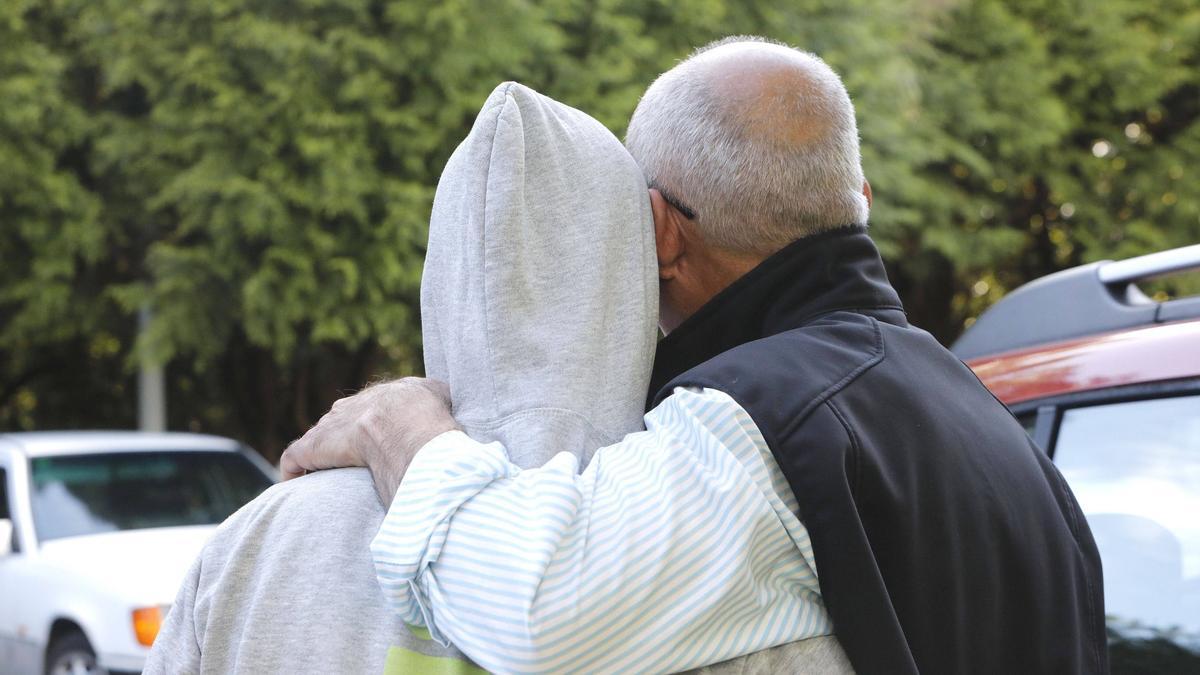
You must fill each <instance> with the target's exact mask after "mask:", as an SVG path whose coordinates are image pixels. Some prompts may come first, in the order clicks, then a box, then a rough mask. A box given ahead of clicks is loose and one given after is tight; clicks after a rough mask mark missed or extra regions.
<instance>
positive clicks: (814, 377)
mask: <svg viewBox="0 0 1200 675" xmlns="http://www.w3.org/2000/svg"><path fill="white" fill-rule="evenodd" d="M626 145H627V147H628V148H629V150H630V152H631V154H632V155H633V156H634V157H635V159H636V160H637V162H638V164H639V165H640V166H641V168H642V170H643V172H644V173H645V175H646V178H647V180H648V182H649V185H650V187H649V190H648V192H649V195H650V201H651V205H652V212H653V219H654V227H655V246H656V249H657V258H658V275H659V280H660V284H659V287H660V306H661V307H660V309H661V312H660V313H661V317H660V325H661V326H662V328H663V330H664V332H666V333H667V335H666V337H665V338H664V339H663V340H662V341H661V342H660V343H659V345H658V348H657V354H656V356H655V360H654V372H653V375H652V377H651V384H650V387H649V390H648V392H649V395H648V398H647V404H646V405H647V409H648V410H649V412H648V413H647V415H646V417H645V420H646V430H645V431H642V432H639V433H633V434H629V435H628V436H626V437H625V438H624V439H622V441H621V442H619V443H616V444H613V445H609V446H607V447H604V448H601V449H600V450H598V451H596V453H595V454H594V455H593V457H592V460H591V462H590V464H589V465H588V466H587V468H586V469H585V470H584V471H583V472H582V473H581V474H578V475H576V474H575V473H574V472H573V471H572V469H573V468H574V467H573V466H569V465H564V463H563V462H550V463H548V464H546V465H544V466H541V467H538V468H535V469H529V468H523V467H518V466H516V465H514V464H513V463H512V462H510V461H508V459H507V457H511V456H516V455H519V454H520V452H521V442H520V440H519V439H509V441H508V442H506V443H499V442H497V443H479V442H477V441H476V440H473V439H472V438H471V437H470V436H469V435H467V434H464V433H462V432H461V431H460V430H459V426H460V425H458V424H457V423H456V422H455V420H454V418H453V417H452V416H451V415H450V412H449V406H448V405H447V403H446V401H445V400H444V397H443V395H442V393H441V392H439V389H438V386H435V385H433V384H431V383H429V382H426V381H423V380H408V381H406V382H404V383H402V386H400V387H398V388H397V390H396V392H395V396H393V397H392V398H390V399H389V400H388V401H387V402H386V403H387V407H382V408H381V407H377V406H376V405H375V403H373V402H371V401H369V400H364V399H355V398H354V397H351V398H350V399H347V400H344V401H343V402H342V403H341V404H339V405H340V408H341V411H342V413H341V414H340V415H339V420H338V421H337V422H336V423H332V422H331V423H330V424H328V425H324V428H322V425H320V424H319V425H318V428H317V429H314V430H313V431H312V432H311V433H310V434H307V435H306V436H305V437H303V438H301V439H300V440H299V441H297V442H296V443H294V444H293V445H292V446H291V447H289V449H288V450H287V451H286V452H285V453H284V457H283V461H282V462H281V467H282V468H284V470H285V473H287V474H293V473H295V472H296V471H298V470H300V469H307V468H323V467H329V466H336V465H339V464H349V465H357V464H364V465H366V466H369V467H371V469H372V470H373V471H374V472H375V473H374V478H375V482H376V484H377V486H378V488H379V490H380V493H381V494H382V495H383V496H384V498H385V500H387V501H388V502H389V503H390V504H391V509H390V511H389V514H388V516H387V517H386V518H385V519H384V522H383V525H382V527H381V529H380V533H379V535H378V536H377V537H376V539H375V540H374V542H373V545H372V546H373V551H374V554H375V559H376V566H377V568H379V570H380V576H381V579H382V580H383V582H384V585H383V588H384V592H385V593H386V594H387V595H388V597H389V598H390V600H391V601H392V602H393V603H395V604H396V606H397V607H398V608H399V611H401V612H402V613H403V614H404V616H405V617H406V619H407V620H409V621H416V620H418V619H419V620H422V621H423V622H424V623H425V624H426V625H427V626H429V628H430V630H431V632H432V633H433V634H434V636H435V637H438V636H445V637H448V638H449V639H450V640H451V641H453V642H454V643H455V644H456V645H457V646H458V647H459V648H461V649H463V650H464V651H466V652H467V653H468V654H470V655H471V656H472V658H474V659H476V660H477V661H478V662H480V663H481V664H485V665H488V664H496V667H498V668H499V669H511V670H519V669H522V668H525V667H530V668H532V667H537V668H546V669H554V668H557V667H559V666H563V667H567V666H566V664H578V665H579V667H580V668H581V669H583V670H589V669H592V668H602V667H607V666H610V665H614V664H627V665H628V667H629V668H630V669H634V670H638V669H642V668H645V669H649V670H654V669H658V668H659V667H664V668H667V667H675V666H677V665H679V664H683V663H686V662H687V660H686V659H687V658H689V657H692V656H697V657H699V658H704V657H707V656H708V655H714V654H716V653H719V652H720V651H721V650H722V649H724V648H726V647H729V646H730V645H738V646H739V647H744V646H747V645H749V644H753V643H754V640H755V639H756V638H761V637H762V636H763V634H764V633H765V632H769V631H770V627H769V626H756V625H755V624H754V621H755V619H754V618H753V617H754V616H755V615H756V613H757V612H758V611H759V610H760V609H761V608H762V607H763V605H762V604H760V603H757V602H755V601H754V600H755V599H757V600H760V601H762V600H766V602H767V603H768V604H770V603H771V602H773V601H772V600H770V599H769V598H768V597H767V596H757V598H756V596H754V595H753V593H749V594H748V593H746V589H747V586H745V585H744V583H743V582H744V578H743V577H742V576H741V575H747V576H748V577H749V578H751V579H754V578H757V576H758V575H759V574H768V575H769V574H770V570H772V569H773V568H774V564H773V563H771V562H770V561H769V559H768V558H760V557H759V554H760V551H762V550H765V549H759V548H757V547H755V546H750V547H747V544H748V543H749V542H757V541H758V539H757V535H756V534H755V535H752V536H751V538H750V540H749V542H748V541H747V540H746V539H745V538H744V537H745V535H746V533H747V532H752V533H753V532H757V529H756V528H757V527H759V526H761V525H763V524H765V523H766V519H761V520H760V519H757V518H755V517H751V518H749V520H742V518H743V516H746V515H747V514H752V513H763V511H762V509H761V508H759V507H760V506H761V504H762V502H761V501H760V499H759V498H760V497H763V498H765V499H766V500H767V501H768V502H770V503H772V504H773V503H774V502H772V501H771V499H770V494H771V490H770V488H768V489H767V490H761V489H758V490H756V489H755V485H757V484H758V483H757V481H756V480H755V481H754V482H753V483H752V484H750V485H747V484H745V483H739V482H738V481H736V480H735V478H736V477H737V472H736V471H733V469H735V468H737V467H738V465H739V464H740V465H741V467H742V468H744V469H745V473H746V475H750V476H754V475H755V474H754V472H753V471H752V470H751V469H750V468H749V465H748V464H745V463H744V460H745V458H746V457H750V456H754V455H755V453H759V454H760V455H761V456H762V457H763V460H764V461H763V463H764V464H765V469H764V471H765V473H766V474H767V475H768V476H771V477H773V478H776V479H778V480H777V481H771V482H772V483H776V484H778V485H779V488H778V489H777V490H776V492H775V494H777V495H778V498H779V499H780V500H781V501H782V502H784V503H785V504H786V505H787V508H786V509H781V510H779V511H777V513H778V516H779V520H780V522H783V523H784V524H785V529H787V531H788V535H789V536H790V537H791V538H792V539H793V541H794V542H796V545H797V547H798V548H799V549H800V550H802V551H804V552H805V553H806V555H807V552H808V550H809V541H811V552H812V555H813V560H814V561H815V566H813V571H814V572H816V571H819V573H820V584H819V586H820V592H821V599H822V600H823V602H824V605H825V607H826V608H827V610H828V613H829V617H830V619H831V620H832V622H833V626H834V633H835V634H836V636H837V641H838V643H840V644H841V645H842V646H843V647H844V648H845V652H846V655H847V656H848V658H849V660H850V662H851V664H852V665H853V666H854V668H855V670H856V671H858V672H861V673H917V672H920V673H965V672H970V673H1100V672H1105V671H1106V670H1107V665H1108V664H1107V651H1106V649H1105V647H1106V644H1105V642H1106V638H1105V626H1104V596H1103V584H1102V572H1101V565H1100V558H1099V554H1098V552H1097V550H1096V545H1095V542H1094V541H1093V538H1092V535H1091V532H1090V530H1089V528H1088V524H1087V521H1086V520H1085V519H1084V518H1083V516H1082V515H1081V513H1080V509H1079V505H1078V503H1077V502H1076V501H1075V498H1074V496H1073V495H1072V494H1071V491H1070V489H1069V488H1068V487H1067V485H1066V482H1065V481H1064V480H1063V477H1062V476H1061V475H1060V474H1059V473H1058V471H1057V470H1056V469H1055V467H1054V465H1053V463H1052V462H1051V461H1050V459H1049V458H1048V457H1047V456H1046V454H1045V453H1044V452H1042V451H1041V450H1040V449H1038V448H1037V447H1036V446H1035V445H1034V444H1033V443H1032V441H1031V439H1030V438H1029V437H1028V435H1027V434H1025V433H1024V431H1023V429H1022V428H1021V426H1020V424H1018V423H1017V421H1016V420H1015V419H1014V418H1013V417H1012V415H1011V414H1010V413H1009V412H1008V410H1007V409H1006V408H1005V407H1004V406H1003V405H1002V404H1001V403H1000V402H999V401H997V400H996V398H995V397H994V396H992V395H991V393H990V392H989V391H988V390H987V389H986V388H985V387H984V386H983V385H982V384H981V383H980V382H979V380H978V378H976V377H975V376H974V374H973V373H972V372H971V370H970V369H969V368H967V367H966V366H965V365H963V363H962V362H961V361H959V360H958V359H956V358H955V357H954V356H953V355H952V354H950V353H949V352H948V351H947V350H946V349H945V348H943V347H942V346H941V345H939V344H938V343H937V341H936V340H934V339H933V338H932V337H931V336H930V335H929V334H928V333H926V332H924V331H922V330H920V329H919V328H917V327H915V326H913V325H911V324H909V323H908V321H907V317H906V316H905V313H904V308H903V305H902V303H901V302H900V298H899V296H898V295H897V293H896V291H895V289H894V288H893V287H892V286H891V284H890V283H889V282H888V278H887V273H886V271H885V269H884V265H883V262H882V260H881V258H880V254H879V250H878V249H877V247H876V246H875V243H874V242H873V241H872V239H871V237H870V236H869V234H868V232H867V228H866V226H867V219H868V214H869V209H870V202H871V194H870V188H869V186H868V185H867V183H866V180H865V178H864V174H863V169H862V166H861V162H860V155H859V142H858V132H857V128H856V124H855V117H854V108H853V105H852V104H851V101H850V97H849V95H848V94H847V92H846V89H845V87H844V86H843V85H842V82H841V80H840V78H839V77H838V76H837V74H836V73H835V72H834V71H833V70H832V69H831V68H829V66H828V65H826V64H825V63H824V62H823V61H821V60H820V59H819V58H817V57H816V56H814V55H812V54H807V53H804V52H801V51H798V50H795V49H791V48H789V47H787V46H786V45H780V44H775V43H770V42H768V41H765V40H761V39H754V38H732V39H729V40H726V41H721V42H718V43H716V44H713V45H710V46H708V47H706V48H704V49H701V50H700V51H699V52H697V53H696V54H694V55H693V56H692V57H690V58H688V59H687V60H685V61H683V62H682V63H680V64H679V65H677V66H675V67H674V68H672V69H671V70H670V71H668V72H667V73H664V74H663V75H662V76H661V77H659V78H658V79H657V80H656V81H655V82H654V84H652V85H651V86H650V88H649V89H648V90H647V91H646V93H645V95H644V96H643V97H642V100H641V101H640V102H639V104H638V107H637V110H636V111H635V112H634V115H633V118H632V120H631V121H630V124H629V131H628V135H627V138H626ZM586 245H587V244H581V246H586ZM543 262H546V261H543ZM574 288H578V289H579V292H584V291H582V284H580V285H579V286H576V287H574ZM582 342H586V340H581V343H579V344H573V345H572V346H571V349H576V348H578V347H579V346H581V344H582ZM602 384H603V381H602V380H597V382H596V385H597V386H602ZM454 386H455V383H454V382H453V381H451V384H450V387H451V392H453V389H454ZM347 420H351V421H356V423H357V424H361V425H362V426H363V427H364V428H366V429H369V430H370V433H369V434H368V435H367V436H366V437H365V438H358V437H354V436H352V435H347V434H346V433H345V432H344V429H346V428H355V426H354V424H347V422H346V421H347ZM506 455H507V457H506ZM772 456H773V457H774V459H775V461H777V462H778V467H775V465H774V464H772V463H771V462H770V461H767V458H770V457H772ZM776 468H778V469H781V470H782V473H781V474H777V473H776V472H775V470H776ZM785 479H786V480H785ZM725 480H729V481H732V482H729V483H728V484H725V483H723V481H725ZM724 485H727V486H728V489H724V488H723V487H721V486H724ZM393 494H394V495H395V497H394V499H391V498H390V497H391V495H393ZM790 499H794V500H795V501H788V500H790ZM793 513H794V514H798V515H799V517H800V518H801V519H802V521H803V524H800V522H797V521H792V520H791V519H790V518H789V516H790V514H793ZM768 529H770V528H768ZM764 536H766V535H764ZM714 542H715V543H714ZM722 546H724V547H727V548H726V549H723V548H721V547H722ZM727 549H729V550H735V551H740V552H741V553H739V555H737V556H735V558H734V559H730V558H727V557H723V556H722V552H724V551H725V550H727ZM780 550H781V552H782V550H783V549H782V548H781V549H780ZM489 570H495V571H497V573H489ZM795 581H799V580H798V579H796V580H792V581H788V582H785V583H788V584H789V587H791V588H799V587H802V583H801V585H800V586H796V585H794V583H793V582H795ZM771 583H775V582H769V584H768V585H770V584H771ZM630 586H634V587H637V588H639V589H641V591H642V594H641V596H640V597H633V596H631V595H629V594H628V593H625V592H624V591H625V590H626V589H627V588H628V587H630ZM739 596H740V597H742V598H743V599H744V600H745V601H746V603H747V604H746V605H745V606H744V607H745V608H746V609H747V611H748V614H742V613H741V608H735V605H732V604H731V605H723V603H724V599H726V598H734V597H739ZM710 608H712V609H714V610H715V611H713V613H712V614H711V615H710V614H707V613H706V612H707V610H708V609H710ZM745 617H750V618H747V619H746V622H745V623H743V622H742V619H743V618H745ZM677 620H680V621H682V624H679V623H676V621H677ZM785 623H786V622H785ZM680 625H685V626H687V627H688V629H689V630H691V631H693V632H692V633H691V635H690V638H691V639H689V637H679V635H678V634H677V633H676V632H675V630H676V629H677V628H678V627H679V626H680ZM712 625H720V626H723V627H724V628H725V632H724V633H721V634H720V635H719V636H718V635H714V634H713V633H711V632H708V628H709V627H710V626H712ZM771 625H772V626H776V627H778V626H779V625H780V624H778V623H776V624H771ZM650 627H653V628H650ZM655 629H659V630H661V631H662V633H663V634H664V635H665V636H666V638H665V639H666V640H667V644H668V647H667V649H666V650H665V651H664V652H660V653H653V652H654V649H653V647H651V646H650V645H647V644H645V643H643V642H640V640H643V639H644V636H645V635H646V633H647V631H649V632H650V633H653V631H654V630H655ZM758 644H761V643H758ZM629 654H642V655H644V658H643V660H641V661H637V662H628V661H625V660H624V659H625V658H626V657H627V655H629ZM672 658H677V659H678V660H671V659H672ZM489 667H492V666H491V665H489Z"/></svg>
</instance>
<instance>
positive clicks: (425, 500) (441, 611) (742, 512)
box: [371, 388, 832, 672]
mask: <svg viewBox="0 0 1200 675" xmlns="http://www.w3.org/2000/svg"><path fill="white" fill-rule="evenodd" d="M645 420H646V431H644V432H639V433H635V434H630V435H629V436H627V437H626V438H625V439H624V440H623V441H621V442H620V443H617V444H615V445H612V446H609V447H606V448H602V449H600V450H599V451H597V453H596V454H595V455H594V456H593V458H592V461H591V463H590V464H589V465H588V467H587V468H586V470H584V471H583V472H582V473H579V472H578V461H577V460H576V458H575V457H574V456H572V455H570V454H567V453H563V454H560V455H558V456H556V457H555V458H554V459H553V460H551V461H550V462H548V463H547V464H545V465H544V466H542V467H539V468H536V469H526V470H522V469H520V468H518V467H517V466H516V465H514V464H513V463H511V462H510V461H509V460H508V455H507V451H506V449H505V448H504V447H503V446H502V445H501V444H499V443H490V444H482V443H478V442H475V441H473V440H471V438H469V437H468V436H467V435H465V434H463V433H461V432H449V433H446V434H443V435H441V436H439V437H437V438H435V439H434V440H433V441H431V442H430V443H429V444H427V445H426V446H425V447H424V448H422V449H421V450H420V452H418V453H417V455H416V457H415V458H414V461H413V463H412V465H411V467H410V468H409V470H408V473H407V475H406V476H405V478H404V481H403V483H402V484H401V486H400V490H399V491H398V493H397V494H396V497H395V500H394V501H393V503H392V505H391V508H390V510H389V512H388V515H387V517H386V518H385V520H384V522H383V525H382V527H381V529H380V531H379V533H378V535H377V536H376V537H375V539H374V541H373V542H372V545H371V550H372V553H373V556H374V560H375V567H376V572H377V575H378V577H379V582H380V585H381V587H382V589H383V592H384V594H385V595H386V597H387V599H388V601H389V603H391V604H392V606H393V608H394V609H395V611H397V612H398V613H399V614H400V615H401V617H402V618H403V619H404V620H405V621H407V622H408V623H410V624H414V625H419V626H425V627H427V628H428V629H429V631H430V635H431V636H432V637H433V638H434V639H436V640H438V641H440V642H442V643H443V644H446V643H448V642H451V643H453V644H454V645H455V646H457V647H458V648H459V649H461V650H462V651H463V652H464V653H466V654H467V655H468V656H470V657H471V658H472V659H473V660H474V661H475V662H477V663H478V664H479V665H481V666H483V667H484V668H487V669H488V670H490V671H494V672H517V671H519V672H561V671H565V670H570V671H580V672H628V671H635V670H636V671H638V672H674V671H680V670H686V669H689V668H695V667H699V666H703V665H707V664H712V663H717V662H720V661H724V660H727V659H730V658H733V657H736V656H741V655H744V654H749V653H752V652H756V651H759V650H763V649H767V648H770V647H774V646H777V645H780V644H784V643H788V642H793V641H796V640H801V639H805V638H809V637H815V636H819V635H828V634H830V633H831V632H832V624H831V621H830V619H829V617H828V614H827V613H826V612H825V609H824V606H823V604H822V602H821V598H820V589H819V586H818V583H817V572H816V565H815V562H814V560H813V556H812V548H811V545H810V542H809V538H808V533H807V531H806V530H805V528H804V526H803V525H802V524H801V523H800V521H799V520H798V519H797V517H796V515H795V514H796V502H795V497H794V496H793V495H792V493H791V490H790V489H789V488H788V485H787V483H786V481H785V480H784V478H783V475H782V473H781V472H780V470H779V468H778V466H776V464H775V460H774V458H773V457H772V455H771V453H770V450H769V449H768V448H767V446H766V443H765V441H764V440H763V438H762V435H761V433H759V430H758V429H757V427H755V425H754V422H753V421H752V420H751V419H750V416H749V415H748V414H747V413H746V412H745V410H743V409H742V408H741V407H740V406H739V405H738V404H737V403H736V402H734V401H733V399H731V398H730V397H729V396H728V395H726V394H724V393H723V392H719V391H715V390H711V389H703V390H698V389H682V388H681V389H677V390H676V391H675V393H674V394H673V395H672V396H671V397H669V398H668V399H667V400H665V401H664V402H663V403H662V404H661V405H660V406H659V407H658V408H656V409H654V410H653V411H651V412H650V413H648V414H647V415H646V418H645Z"/></svg>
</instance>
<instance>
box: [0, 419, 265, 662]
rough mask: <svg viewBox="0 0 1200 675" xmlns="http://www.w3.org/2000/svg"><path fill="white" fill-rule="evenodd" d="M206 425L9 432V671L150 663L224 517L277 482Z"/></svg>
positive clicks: (2, 490)
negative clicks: (186, 581) (188, 577)
mask: <svg viewBox="0 0 1200 675" xmlns="http://www.w3.org/2000/svg"><path fill="white" fill-rule="evenodd" d="M274 476H275V472H274V470H273V469H272V468H271V466H270V465H268V464H267V463H266V462H265V461H263V460H262V459H261V458H260V457H259V456H258V455H257V454H256V453H254V452H252V451H250V450H249V449H247V448H246V447H244V446H242V445H241V444H239V443H238V442H236V441H233V440H230V439H227V438H220V437H217V436H203V435H199V434H184V433H164V434H150V433H138V432H78V431H75V432H36V433H12V434H0V673H2V674H8V673H12V674H14V675H18V674H22V673H28V674H30V675H40V674H41V673H104V672H114V671H115V672H121V671H140V670H141V669H142V666H143V664H144V663H145V660H146V655H147V654H148V653H149V652H150V645H151V644H152V643H153V642H154V637H155V635H157V634H158V628H159V626H160V625H161V623H162V620H163V617H164V616H165V615H166V613H167V611H169V609H170V603H171V601H172V600H174V598H175V593H176V591H177V590H178V588H179V584H180V582H181V581H182V580H183V577H184V575H185V573H186V572H187V569H188V566H189V565H190V564H191V563H192V561H193V560H194V559H195V558H196V556H197V554H198V553H199V552H200V549H201V547H202V546H203V545H204V542H205V541H206V540H207V539H208V537H209V535H211V534H212V532H213V530H214V529H215V528H216V526H217V524H219V523H220V522H221V521H223V520H225V518H227V517H228V516H229V515H230V514H232V513H233V512H234V511H236V510H237V509H238V508H240V507H241V506H242V505H243V504H245V503H246V502H248V501H250V500H251V499H253V498H254V497H256V496H257V495H258V494H259V493H260V492H262V491H263V490H265V489H266V488H267V487H269V486H270V485H271V483H272V482H274Z"/></svg>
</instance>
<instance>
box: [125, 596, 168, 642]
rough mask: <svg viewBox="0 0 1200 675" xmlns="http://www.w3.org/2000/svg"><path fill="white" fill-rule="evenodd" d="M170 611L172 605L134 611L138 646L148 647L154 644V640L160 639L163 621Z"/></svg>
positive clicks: (140, 608)
mask: <svg viewBox="0 0 1200 675" xmlns="http://www.w3.org/2000/svg"><path fill="white" fill-rule="evenodd" d="M170 611H171V606H170V605H158V606H157V607H139V608H137V609H135V610H133V634H134V635H135V636H137V641H138V644H141V645H144V646H146V647H149V646H150V645H152V644H154V638H156V637H158V631H159V629H160V628H162V623H163V620H165V619H166V618H167V613H168V612H170Z"/></svg>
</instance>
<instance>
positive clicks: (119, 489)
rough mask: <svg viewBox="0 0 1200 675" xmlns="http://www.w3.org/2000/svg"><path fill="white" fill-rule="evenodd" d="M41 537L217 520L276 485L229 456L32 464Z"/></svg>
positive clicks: (152, 455) (131, 456) (82, 458)
mask: <svg viewBox="0 0 1200 675" xmlns="http://www.w3.org/2000/svg"><path fill="white" fill-rule="evenodd" d="M30 465H31V479H32V483H33V492H32V498H31V500H30V501H31V503H32V506H33V522H34V528H35V530H36V531H37V536H38V539H40V540H48V539H58V538H61V537H72V536H78V535H86V534H97V533H101V532H112V531H117V530H135V529H141V528H148V527H175V526H184V525H209V524H214V523H219V522H221V521H223V520H225V518H227V517H228V516H229V515H230V514H232V513H233V512H234V511H236V510H237V509H238V508H240V507H241V506H242V505H243V504H245V503H246V502H248V501H250V500H251V499H253V498H254V497H256V496H258V494H259V493H260V492H262V491H263V490H265V489H266V488H267V487H269V486H270V484H271V481H270V479H268V478H267V476H265V475H264V474H263V472H262V471H260V470H259V469H258V467H256V466H255V465H254V464H253V463H252V462H250V460H248V459H246V458H245V457H243V456H242V455H240V454H237V453H232V452H129V453H111V454H95V455H64V456H55V457H38V458H36V459H34V460H32V461H31V462H30Z"/></svg>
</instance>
